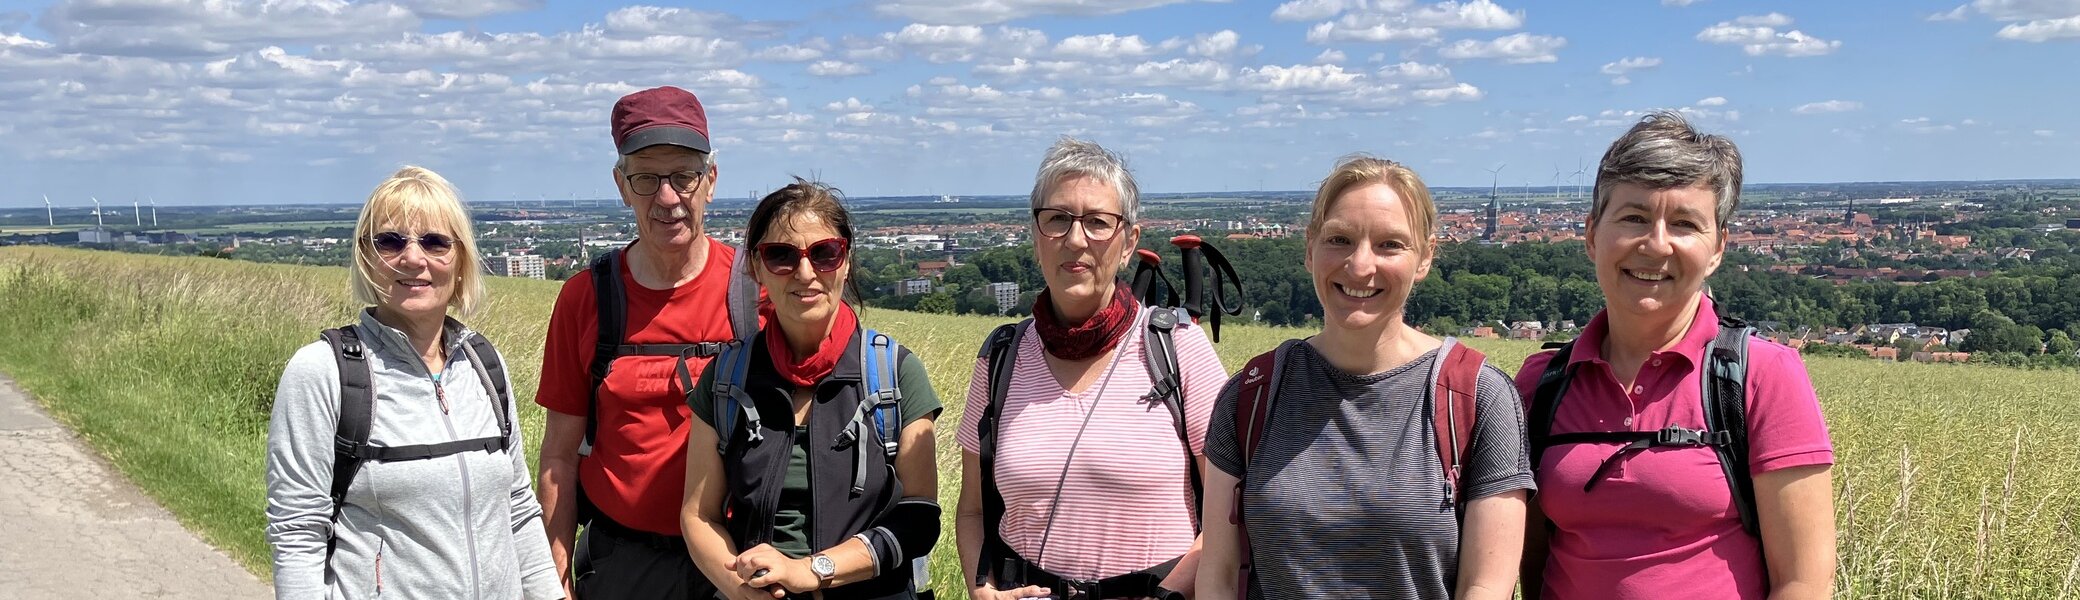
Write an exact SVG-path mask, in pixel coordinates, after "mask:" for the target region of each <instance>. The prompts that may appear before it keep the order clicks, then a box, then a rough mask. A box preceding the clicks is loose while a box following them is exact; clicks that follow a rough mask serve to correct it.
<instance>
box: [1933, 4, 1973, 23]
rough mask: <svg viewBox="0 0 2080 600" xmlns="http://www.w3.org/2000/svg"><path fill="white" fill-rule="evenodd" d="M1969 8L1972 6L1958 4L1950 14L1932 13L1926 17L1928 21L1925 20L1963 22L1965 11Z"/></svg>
mask: <svg viewBox="0 0 2080 600" xmlns="http://www.w3.org/2000/svg"><path fill="white" fill-rule="evenodd" d="M1971 7H1972V5H1970V4H1959V5H1957V8H1953V9H1950V12H1939V13H1934V14H1931V15H1928V19H1927V20H1929V21H1963V20H1964V19H1965V10H1967V9H1970V8H1971Z"/></svg>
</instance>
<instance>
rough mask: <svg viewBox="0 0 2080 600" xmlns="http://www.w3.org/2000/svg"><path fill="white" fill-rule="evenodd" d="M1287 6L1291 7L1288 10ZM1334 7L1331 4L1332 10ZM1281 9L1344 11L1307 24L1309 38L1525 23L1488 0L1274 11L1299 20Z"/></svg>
mask: <svg viewBox="0 0 2080 600" xmlns="http://www.w3.org/2000/svg"><path fill="white" fill-rule="evenodd" d="M1288 7H1292V10H1287V9H1288ZM1332 8H1333V9H1335V10H1333V11H1331V10H1330V9H1332ZM1345 11H1348V12H1345ZM1281 12H1283V13H1284V15H1285V17H1295V16H1298V15H1306V16H1312V18H1326V17H1329V16H1334V15H1336V14H1342V17H1340V18H1337V19H1336V20H1333V21H1324V22H1321V23H1317V24H1315V26H1313V27H1311V28H1308V30H1307V41H1308V42H1311V43H1315V44H1327V43H1332V42H1339V41H1352V42H1375V43H1377V42H1395V41H1409V40H1416V41H1425V40H1432V39H1436V38H1437V37H1438V36H1439V35H1440V34H1441V33H1442V32H1444V31H1448V30H1455V29H1476V30H1508V29H1516V28H1519V27H1523V26H1524V13H1523V11H1516V12H1510V11H1508V10H1505V9H1503V8H1502V7H1501V6H1498V5H1496V4H1495V3H1494V2H1491V1H1490V0H1469V1H1467V2H1457V1H1446V2H1439V3H1436V4H1428V5H1415V4H1413V3H1411V2H1409V1H1407V0H1381V1H1374V2H1367V1H1364V0H1353V1H1351V2H1346V3H1335V4H1333V5H1332V4H1330V3H1308V4H1302V3H1297V2H1296V3H1287V4H1285V5H1281V6H1280V7H1279V10H1277V11H1273V13H1272V16H1273V18H1274V19H1281V20H1303V19H1297V18H1281V16H1280V13H1281ZM1324 13H1327V14H1324ZM1314 15H1320V16H1314ZM1307 20H1311V19H1307Z"/></svg>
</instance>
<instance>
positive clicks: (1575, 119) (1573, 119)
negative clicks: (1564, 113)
mask: <svg viewBox="0 0 2080 600" xmlns="http://www.w3.org/2000/svg"><path fill="white" fill-rule="evenodd" d="M1588 121H1589V116H1588V115H1572V116H1569V117H1567V118H1566V119H1565V120H1563V121H1561V122H1563V123H1586V122H1588Z"/></svg>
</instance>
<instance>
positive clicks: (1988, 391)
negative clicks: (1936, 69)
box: [0, 247, 2080, 598]
mask: <svg viewBox="0 0 2080 600" xmlns="http://www.w3.org/2000/svg"><path fill="white" fill-rule="evenodd" d="M557 285H558V284H557V283H555V282H540V281H529V280H518V279H505V278H494V281H493V282H492V285H491V291H492V294H491V299H490V302H489V304H488V305H487V306H486V308H485V309H484V311H483V312H482V313H481V314H480V315H479V316H477V317H476V318H473V319H469V324H470V325H471V326H472V327H473V328H475V329H477V330H478V331H480V332H483V333H484V334H485V335H486V336H488V337H490V338H491V340H492V341H493V342H495V343H497V344H498V346H499V349H500V351H501V352H502V353H504V355H505V356H506V358H507V362H508V363H510V365H511V368H512V369H513V381H514V384H515V387H516V388H517V389H516V390H515V393H516V394H518V400H519V401H520V404H521V420H522V427H523V428H524V431H525V432H526V433H527V434H528V435H529V436H530V437H531V438H533V439H535V440H539V434H540V431H541V421H542V411H541V409H540V408H537V407H535V405H534V404H533V402H532V399H533V397H534V389H535V385H536V374H537V372H538V371H539V367H540V362H541V351H542V343H541V340H542V334H543V330H544V328H545V327H546V324H547V323H548V314H549V310H550V308H551V305H552V304H553V302H554V299H555V293H556V289H557ZM346 297H347V294H346V270H345V269H341V268H320V267H295V266H283V265H264V264H255V263H246V262H232V261H221V260H211V259H199V258H179V257H155V256H141V255H129V254H114V253H99V252H86V251H76V250H63V249H51V248H26V247H18V248H0V371H4V372H5V373H7V374H8V375H10V376H13V377H14V378H15V379H16V380H17V381H19V382H20V383H21V384H22V385H23V386H24V387H25V388H27V389H28V390H29V391H30V392H31V393H32V394H34V395H35V396H37V397H38V398H39V399H41V400H42V401H43V402H44V403H45V405H46V406H47V407H49V408H50V410H51V411H52V413H53V414H54V415H55V416H56V417H57V418H58V419H59V420H61V421H63V422H65V423H66V424H67V425H69V426H71V427H72V428H73V429H74V430H76V431H78V432H80V434H81V435H82V436H83V437H85V438H86V439H87V441H88V442H89V443H90V444H91V445H93V446H94V447H95V448H96V449H97V450H99V451H100V452H101V453H103V454H104V455H106V456H108V458H109V459H110V461H111V462H113V463H114V464H115V465H116V466H117V467H118V468H119V469H121V470H122V471H123V472H124V473H125V474H126V475H127V476H129V477H130V478H131V479H132V480H133V481H136V482H137V483H138V484H139V486H140V487H142V488H144V489H145V490H146V491H147V492H148V493H150V494H152V495H153V496H155V497H157V498H158V499H159V500H160V501H161V502H162V503H164V504H166V505H167V507H168V508H169V509H171V510H172V512H173V513H174V514H175V515H176V516H178V517H179V518H180V519H181V520H182V522H183V523H185V524H186V525H188V526H189V528H191V529H193V530H195V531H197V532H198V533H200V534H201V535H202V536H203V537H204V538H206V539H208V540H209V541H210V542H211V543H213V544H215V545H217V546H218V547H221V548H224V549H225V550H226V551H227V552H228V553H230V554H231V555H232V556H233V557H235V558H236V559H237V560H239V561H240V562H241V563H243V564H245V565H246V566H247V567H248V568H249V569H251V570H252V571H253V572H255V573H259V574H261V575H262V576H263V577H264V576H265V575H266V573H267V572H268V557H267V556H268V552H267V546H266V542H265V540H264V539H263V538H262V534H261V531H262V527H263V525H264V518H263V516H262V509H263V506H264V503H265V500H264V494H265V490H264V488H263V482H262V461H263V456H262V453H263V449H262V446H263V444H264V443H265V438H266V425H267V423H266V421H267V416H268V409H269V408H270V407H269V403H270V402H272V398H273V390H274V384H275V382H276V380H277V378H278V377H279V376H280V372H281V368H282V365H283V363H284V362H286V361H287V359H288V357H289V355H290V353H291V352H293V351H294V349H295V348H297V347H298V346H301V345H303V344H305V343H308V342H310V341H311V340H314V339H316V335H317V331H318V330H320V329H322V328H325V327H330V326H336V325H338V324H341V323H345V322H347V321H348V319H349V318H350V317H351V315H352V314H353V310H354V308H355V307H353V306H351V305H350V304H349V303H348V302H347V300H346ZM862 318H863V319H864V320H865V321H866V323H867V325H868V326H870V327H876V328H879V329H882V330H884V331H887V332H889V333H890V334H891V335H894V336H895V337H896V338H897V339H899V340H901V341H902V342H903V343H904V344H905V345H907V346H909V347H910V348H912V349H913V350H914V351H916V352H917V353H918V354H919V355H920V356H921V358H923V360H924V361H925V363H926V364H927V365H928V366H929V370H930V373H931V377H932V383H933V387H934V388H935V389H936V390H937V391H938V392H939V395H940V398H941V400H942V401H944V402H945V403H946V405H947V413H946V414H945V415H944V416H942V417H941V419H940V421H939V422H940V424H941V425H940V428H939V432H940V440H939V451H940V457H939V459H940V463H939V464H940V465H941V469H940V473H941V475H940V490H941V492H940V495H941V500H942V502H943V503H944V505H945V506H947V507H949V510H948V512H947V527H946V529H945V530H946V531H947V532H948V533H947V535H946V537H945V538H943V539H942V544H941V546H940V551H938V552H936V553H935V554H934V559H935V560H934V565H933V567H934V571H933V572H934V573H935V575H936V578H935V579H936V583H937V587H938V589H939V594H940V597H941V598H961V597H965V593H964V592H962V591H960V589H959V584H960V582H959V576H958V573H959V568H958V566H957V565H958V562H957V559H956V557H955V553H954V552H953V544H952V534H951V532H952V531H953V528H952V523H951V521H952V511H951V507H952V506H953V505H954V502H953V501H954V497H955V495H956V494H957V493H958V491H959V485H958V484H959V481H958V476H959V470H960V469H959V449H958V446H957V445H955V443H954V442H953V428H954V426H955V424H956V423H958V422H959V421H958V419H959V414H960V405H961V403H962V398H963V397H964V396H965V393H966V389H967V383H968V374H969V372H970V369H971V368H972V367H973V365H974V360H975V351H976V348H977V346H978V345H979V344H980V343H981V340H982V338H983V336H984V335H986V334H987V332H988V331H989V329H990V328H991V327H993V326H995V325H997V324H999V323H1004V322H1008V320H1006V319H994V318H983V317H965V316H945V315H924V314H917V313H905V312H899V311H891V310H883V309H868V310H867V311H865V312H864V313H863V315H862ZM1303 333H1304V332H1299V331H1297V330H1289V329H1273V328H1258V327H1227V328H1224V329H1223V331H1222V337H1223V338H1224V341H1223V342H1222V343H1220V344H1218V345H1217V346H1216V347H1217V348H1218V349H1219V352H1220V354H1221V358H1222V360H1223V362H1225V363H1226V364H1227V365H1228V366H1229V367H1230V368H1234V367H1236V366H1239V365H1241V364H1242V362H1243V361H1245V360H1247V359H1248V358H1249V357H1250V356H1252V355H1254V354H1256V353H1258V352H1262V351H1264V350H1267V349H1269V348H1271V347H1272V346H1274V345H1275V344H1276V343H1277V342H1278V341H1279V340H1282V339H1285V338H1287V337H1292V336H1295V335H1300V334H1303ZM1474 345H1475V346H1476V347H1478V348H1480V349H1481V350H1483V351H1485V352H1487V353H1488V355H1489V356H1490V360H1491V361H1492V362H1493V363H1494V364H1496V365H1498V366H1501V367H1503V369H1504V370H1505V371H1514V370H1515V369H1516V365H1517V364H1518V363H1519V362H1520V361H1521V360H1522V359H1523V357H1524V356H1525V355H1528V354H1530V353H1532V352H1535V351H1536V350H1537V345H1536V344H1532V343H1527V342H1502V341H1489V340H1476V341H1474ZM1809 366H1810V368H1811V371H1812V373H1813V380H1814V382H1815V384H1816V385H1817V386H1818V388H1819V392H1820V397H1821V400H1822V404H1823V406H1824V409H1825V410H1826V412H1827V415H1828V423H1829V426H1830V427H1831V428H1832V430H1833V434H1834V440H1835V446H1836V453H1837V456H1836V458H1837V463H1838V465H1837V468H1836V471H1835V480H1836V482H1837V483H1836V485H1837V488H1838V489H1837V502H1836V507H1837V512H1838V517H1839V519H1840V524H1841V533H1840V535H1839V544H1840V549H1841V562H1840V567H1839V578H1838V583H1837V596H1839V597H1851V598H2065V597H2080V530H2076V529H2080V451H2076V448H2080V428H2076V425H2080V375H2074V374H2071V373H2066V372H2047V371H2020V370H2008V369H1998V368H1989V367H1982V366H1974V365H1899V364H1884V363H1876V362H1872V361H1865V360H1850V359H1829V358H1814V359H1811V360H1810V362H1809Z"/></svg>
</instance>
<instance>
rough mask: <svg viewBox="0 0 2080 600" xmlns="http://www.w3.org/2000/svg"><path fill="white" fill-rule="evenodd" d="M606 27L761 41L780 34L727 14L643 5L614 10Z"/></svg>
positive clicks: (623, 31)
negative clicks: (748, 38) (756, 38)
mask: <svg viewBox="0 0 2080 600" xmlns="http://www.w3.org/2000/svg"><path fill="white" fill-rule="evenodd" d="M604 25H605V26H606V28H607V29H608V30H610V31H613V32H615V33H621V34H649V35H696V36H707V37H716V36H727V37H731V38H742V37H760V38H762V37H769V36H771V35H773V34H775V33H778V32H779V31H780V28H779V26H776V25H772V24H769V23H750V22H746V21H744V20H743V19H740V18H737V17H736V16H735V15H731V14H728V13H720V12H712V11H705V10H693V9H688V8H667V7H661V6H643V5H637V6H626V7H622V8H617V9H614V11H613V12H609V13H607V16H606V22H605V24H604Z"/></svg>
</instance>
